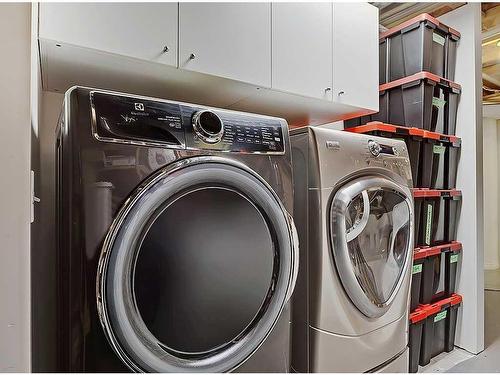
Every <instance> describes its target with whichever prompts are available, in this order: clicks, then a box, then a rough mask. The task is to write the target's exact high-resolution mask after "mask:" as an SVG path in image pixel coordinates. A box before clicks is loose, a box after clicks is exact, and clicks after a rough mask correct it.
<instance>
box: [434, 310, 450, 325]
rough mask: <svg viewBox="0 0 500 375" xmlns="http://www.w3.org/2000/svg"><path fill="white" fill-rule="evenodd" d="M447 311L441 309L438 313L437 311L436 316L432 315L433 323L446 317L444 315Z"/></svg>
mask: <svg viewBox="0 0 500 375" xmlns="http://www.w3.org/2000/svg"><path fill="white" fill-rule="evenodd" d="M447 313H448V310H444V311H441V312H440V313H437V314H436V316H435V317H434V323H436V322H439V321H440V320H443V319H444V318H446V315H447Z"/></svg>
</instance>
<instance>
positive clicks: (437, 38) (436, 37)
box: [432, 33, 445, 46]
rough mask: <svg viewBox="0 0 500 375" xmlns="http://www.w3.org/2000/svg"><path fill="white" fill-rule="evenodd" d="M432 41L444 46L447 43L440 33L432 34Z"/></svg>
mask: <svg viewBox="0 0 500 375" xmlns="http://www.w3.org/2000/svg"><path fill="white" fill-rule="evenodd" d="M432 40H433V41H434V42H436V43H438V44H441V45H442V46H444V42H445V39H444V36H441V35H439V34H438V33H432Z"/></svg>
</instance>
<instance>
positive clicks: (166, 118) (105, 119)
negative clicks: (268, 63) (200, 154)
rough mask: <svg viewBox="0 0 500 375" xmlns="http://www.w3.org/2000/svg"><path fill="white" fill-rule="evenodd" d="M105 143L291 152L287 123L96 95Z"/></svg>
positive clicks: (98, 130) (96, 125)
mask: <svg viewBox="0 0 500 375" xmlns="http://www.w3.org/2000/svg"><path fill="white" fill-rule="evenodd" d="M90 103H91V117H92V132H93V134H94V136H95V138H97V139H98V140H100V141H108V142H118V143H129V144H137V145H157V146H165V147H175V148H182V149H191V150H194V149H196V150H200V149H202V150H214V151H223V152H243V153H272V154H283V153H284V152H285V140H284V136H288V132H287V125H286V122H285V121H284V120H281V119H278V118H274V117H267V116H259V115H253V114H249V113H242V112H233V111H226V110H222V109H213V108H206V107H197V106H195V105H188V104H184V103H178V102H173V101H168V100H160V99H158V100H155V99H149V98H144V97H140V96H134V95H125V94H118V93H110V92H103V91H99V90H94V91H91V92H90Z"/></svg>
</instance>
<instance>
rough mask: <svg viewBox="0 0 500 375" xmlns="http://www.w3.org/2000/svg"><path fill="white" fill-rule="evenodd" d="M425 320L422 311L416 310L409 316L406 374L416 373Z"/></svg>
mask: <svg viewBox="0 0 500 375" xmlns="http://www.w3.org/2000/svg"><path fill="white" fill-rule="evenodd" d="M425 318H427V313H426V311H425V310H424V309H417V310H415V311H414V312H412V313H411V314H410V334H409V340H408V346H409V347H410V366H409V369H408V372H411V373H415V372H418V363H419V360H420V347H421V344H422V332H423V329H424V324H425Z"/></svg>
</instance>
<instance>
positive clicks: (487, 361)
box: [447, 274, 500, 372]
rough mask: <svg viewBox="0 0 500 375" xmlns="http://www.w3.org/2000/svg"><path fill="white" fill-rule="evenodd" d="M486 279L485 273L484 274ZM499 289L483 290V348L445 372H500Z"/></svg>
mask: <svg viewBox="0 0 500 375" xmlns="http://www.w3.org/2000/svg"><path fill="white" fill-rule="evenodd" d="M485 279H486V274H485ZM499 289H500V288H499ZM499 312H500V290H499V291H490V290H486V291H485V292H484V315H485V316H484V328H485V330H484V331H485V332H484V346H485V350H484V351H483V352H482V353H480V354H478V355H477V356H474V357H472V358H470V359H467V360H465V361H463V362H461V363H459V364H457V365H456V366H454V367H452V368H451V369H449V370H448V371H447V372H500V313H499Z"/></svg>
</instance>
